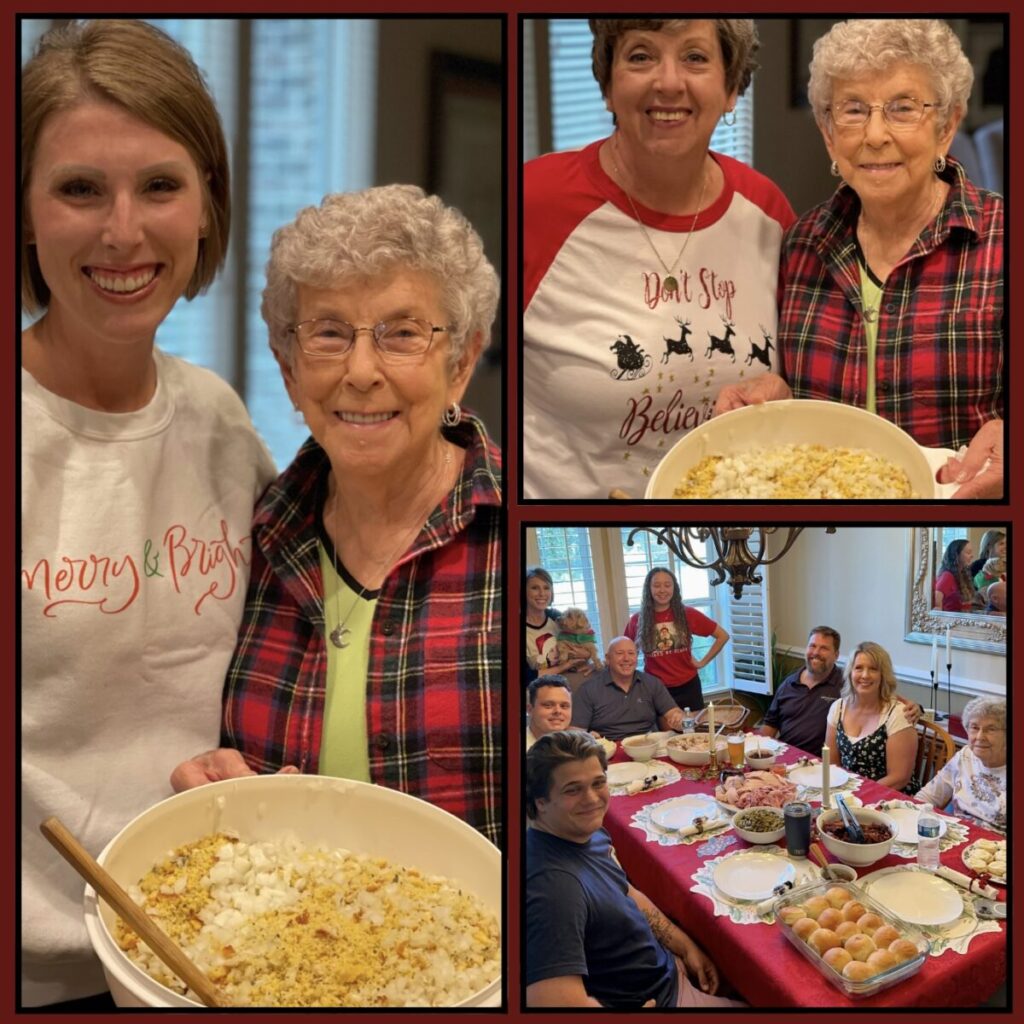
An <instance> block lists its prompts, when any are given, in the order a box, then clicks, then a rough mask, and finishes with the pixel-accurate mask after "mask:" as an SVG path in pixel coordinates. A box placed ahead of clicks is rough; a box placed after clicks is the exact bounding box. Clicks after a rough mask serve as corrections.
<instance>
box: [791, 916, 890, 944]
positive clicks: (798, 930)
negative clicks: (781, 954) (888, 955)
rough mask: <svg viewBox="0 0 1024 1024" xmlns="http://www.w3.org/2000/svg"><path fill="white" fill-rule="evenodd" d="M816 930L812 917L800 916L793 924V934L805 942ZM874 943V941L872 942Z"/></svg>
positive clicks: (815, 923) (816, 923)
mask: <svg viewBox="0 0 1024 1024" xmlns="http://www.w3.org/2000/svg"><path fill="white" fill-rule="evenodd" d="M817 930H818V922H817V921H815V920H814V918H813V917H801V918H800V920H799V921H797V922H796V924H794V925H793V934H794V935H795V936H796V937H797V938H798V939H803V941H804V942H806V941H807V940H808V939H809V938H810V937H811V936H812V935H813V934H814V933H815V932H816V931H817ZM872 945H874V943H872Z"/></svg>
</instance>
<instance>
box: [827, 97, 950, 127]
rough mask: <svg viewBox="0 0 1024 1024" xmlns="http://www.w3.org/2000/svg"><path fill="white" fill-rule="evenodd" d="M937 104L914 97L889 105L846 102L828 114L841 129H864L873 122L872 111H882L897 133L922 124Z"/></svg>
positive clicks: (831, 109) (901, 99)
mask: <svg viewBox="0 0 1024 1024" xmlns="http://www.w3.org/2000/svg"><path fill="white" fill-rule="evenodd" d="M937 106H938V104H937V103H922V102H921V101H920V100H917V99H914V98H913V97H912V96H903V97H901V98H900V99H898V100H889V102H888V103H863V102H861V101H860V100H844V101H843V102H842V103H840V104H838V106H835V107H829V108H828V113H829V114H830V115H831V117H832V121H833V123H834V124H836V125H837V126H838V127H839V128H863V127H864V126H865V125H866V124H867V123H868V121H870V120H871V111H872V110H880V111H881V112H882V117H883V118H885V123H886V124H887V125H889V127H890V128H894V129H895V130H896V131H905V130H907V129H909V128H913V127H915V126H916V125H919V124H920V123H921V120H922V118H923V117H924V115H925V112H926V111H927V110H928V109H929V108H930V107H937Z"/></svg>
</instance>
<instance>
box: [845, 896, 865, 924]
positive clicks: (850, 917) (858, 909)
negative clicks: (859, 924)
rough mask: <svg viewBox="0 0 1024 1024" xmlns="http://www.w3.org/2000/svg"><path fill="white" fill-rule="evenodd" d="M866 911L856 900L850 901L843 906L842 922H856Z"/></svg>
mask: <svg viewBox="0 0 1024 1024" xmlns="http://www.w3.org/2000/svg"><path fill="white" fill-rule="evenodd" d="M867 911H868V908H867V907H865V906H864V904H863V903H861V902H859V901H858V900H850V902H849V903H844V904H843V920H844V921H856V920H857V919H858V918H860V917H863V916H864V915H865V914H866V913H867Z"/></svg>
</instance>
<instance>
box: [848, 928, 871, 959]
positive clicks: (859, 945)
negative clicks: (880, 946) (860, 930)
mask: <svg viewBox="0 0 1024 1024" xmlns="http://www.w3.org/2000/svg"><path fill="white" fill-rule="evenodd" d="M843 948H844V949H845V950H846V952H847V953H849V954H850V956H852V957H853V959H854V960H867V958H868V957H869V956H871V954H872V953H874V951H875V943H874V940H873V939H872V938H871V936H870V935H860V934H858V935H851V936H850V937H849V938H848V939H847V940H846V942H844V943H843Z"/></svg>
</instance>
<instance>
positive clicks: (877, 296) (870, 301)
mask: <svg viewBox="0 0 1024 1024" xmlns="http://www.w3.org/2000/svg"><path fill="white" fill-rule="evenodd" d="M857 265H858V268H859V269H860V299H861V304H862V307H863V309H864V312H865V316H864V340H865V341H866V342H867V344H868V366H867V371H868V380H867V394H866V396H865V401H864V407H865V408H866V409H867V410H868V412H874V411H875V350H876V348H877V345H878V306H879V304H880V303H881V301H882V286H881V284H879V283H878V281H876V280H875V278H874V277H873V276H872V274H871V271H870V270H868V268H867V267H866V266H865V265H864V261H863V260H860V261H858V264H857Z"/></svg>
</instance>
